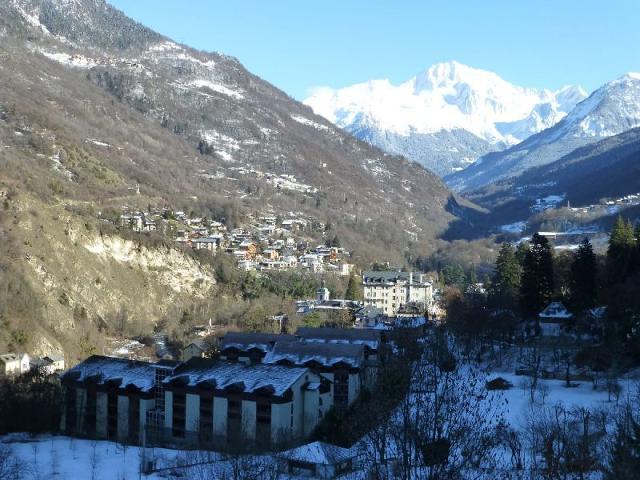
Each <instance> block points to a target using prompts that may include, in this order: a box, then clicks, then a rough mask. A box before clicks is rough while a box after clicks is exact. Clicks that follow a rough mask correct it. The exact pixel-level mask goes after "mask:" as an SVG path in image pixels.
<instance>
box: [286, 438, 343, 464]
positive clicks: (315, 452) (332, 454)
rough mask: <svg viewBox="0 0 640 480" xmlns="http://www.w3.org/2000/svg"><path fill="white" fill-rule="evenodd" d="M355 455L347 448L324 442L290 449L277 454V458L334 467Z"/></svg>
mask: <svg viewBox="0 0 640 480" xmlns="http://www.w3.org/2000/svg"><path fill="white" fill-rule="evenodd" d="M354 456H355V455H354V454H353V452H352V451H351V450H349V449H348V448H342V447H338V446H336V445H330V444H328V443H324V442H313V443H308V444H307V445H302V446H300V447H296V448H292V449H291V450H286V451H284V452H280V453H278V454H277V457H279V458H282V459H285V460H293V461H297V462H304V463H313V464H316V465H336V464H338V463H341V462H344V461H347V460H350V459H352V458H353V457H354Z"/></svg>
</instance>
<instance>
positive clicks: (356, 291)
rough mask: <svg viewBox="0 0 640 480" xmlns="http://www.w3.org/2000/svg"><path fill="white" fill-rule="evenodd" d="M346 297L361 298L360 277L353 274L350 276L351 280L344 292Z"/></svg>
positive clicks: (349, 298) (350, 298)
mask: <svg viewBox="0 0 640 480" xmlns="http://www.w3.org/2000/svg"><path fill="white" fill-rule="evenodd" d="M344 298H345V299H346V300H359V299H360V298H361V296H360V282H358V279H357V278H356V277H355V276H354V275H351V276H350V277H349V282H348V283H347V290H346V291H345V293H344Z"/></svg>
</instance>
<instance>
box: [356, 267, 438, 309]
mask: <svg viewBox="0 0 640 480" xmlns="http://www.w3.org/2000/svg"><path fill="white" fill-rule="evenodd" d="M362 285H363V287H364V304H365V305H371V306H373V307H378V308H380V309H381V310H382V311H383V312H384V313H385V315H387V316H390V317H391V316H395V315H396V313H397V312H398V310H399V309H400V307H402V306H403V305H407V304H409V303H413V304H415V305H418V306H419V307H420V308H421V309H422V310H423V311H426V310H427V309H428V308H429V307H430V306H431V304H432V303H433V286H432V284H431V282H429V281H427V279H426V276H425V275H424V274H421V273H414V272H391V271H370V272H364V273H363V274H362Z"/></svg>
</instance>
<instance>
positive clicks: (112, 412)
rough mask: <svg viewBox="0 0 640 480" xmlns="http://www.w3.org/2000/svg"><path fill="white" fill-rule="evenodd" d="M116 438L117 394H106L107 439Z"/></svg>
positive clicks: (111, 392) (110, 391)
mask: <svg viewBox="0 0 640 480" xmlns="http://www.w3.org/2000/svg"><path fill="white" fill-rule="evenodd" d="M117 437H118V392H117V391H114V390H109V391H108V392H107V438H109V439H115V438H117Z"/></svg>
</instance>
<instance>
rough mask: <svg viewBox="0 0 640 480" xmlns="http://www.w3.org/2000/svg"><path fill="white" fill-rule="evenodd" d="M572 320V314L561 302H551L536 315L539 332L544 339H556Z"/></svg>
mask: <svg viewBox="0 0 640 480" xmlns="http://www.w3.org/2000/svg"><path fill="white" fill-rule="evenodd" d="M571 318H573V314H571V312H569V311H568V310H567V308H566V307H565V306H564V305H563V304H562V303H561V302H551V303H550V304H549V305H547V308H545V309H544V310H543V311H542V312H540V313H539V314H538V320H539V321H540V332H541V334H542V335H543V336H545V337H557V336H560V334H561V333H562V329H563V328H564V327H566V325H567V323H568V322H569V321H570V320H571Z"/></svg>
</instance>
